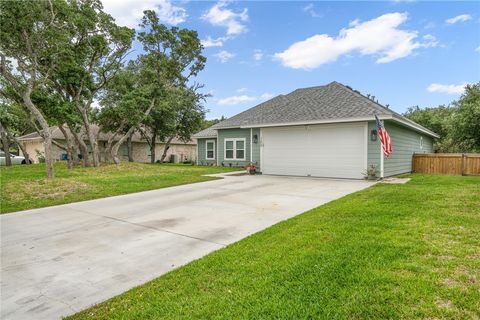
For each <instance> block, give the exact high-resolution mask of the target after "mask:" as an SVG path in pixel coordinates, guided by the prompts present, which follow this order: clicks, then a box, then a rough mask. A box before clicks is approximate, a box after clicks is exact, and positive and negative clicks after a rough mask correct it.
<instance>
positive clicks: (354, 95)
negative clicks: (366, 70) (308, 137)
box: [209, 81, 438, 137]
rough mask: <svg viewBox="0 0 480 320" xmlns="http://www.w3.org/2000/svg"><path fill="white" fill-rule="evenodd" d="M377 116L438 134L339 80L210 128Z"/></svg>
mask: <svg viewBox="0 0 480 320" xmlns="http://www.w3.org/2000/svg"><path fill="white" fill-rule="evenodd" d="M375 115H377V116H378V117H379V118H380V119H392V120H394V121H397V122H400V123H402V124H403V125H406V126H409V127H411V128H413V129H415V130H417V131H422V132H424V133H427V134H428V135H431V136H434V137H438V135H436V134H435V133H434V132H432V131H430V130H428V129H426V128H424V127H422V126H420V125H419V124H417V123H415V122H413V121H411V120H408V119H406V118H405V117H403V116H402V115H400V114H398V113H396V112H394V111H392V110H390V109H388V108H386V107H384V106H382V105H381V104H379V103H377V102H375V101H373V100H371V99H369V98H367V97H365V96H363V95H362V94H360V93H359V92H358V91H355V90H353V89H351V88H350V87H347V86H345V85H343V84H341V83H338V82H336V81H334V82H331V83H329V84H327V85H324V86H318V87H310V88H302V89H297V90H295V91H293V92H291V93H289V94H287V95H279V96H277V97H275V98H273V99H270V100H268V101H265V102H263V103H261V104H259V105H257V106H255V107H253V108H251V109H248V110H246V111H244V112H242V113H239V114H237V115H236V116H233V117H231V118H229V119H227V120H225V121H222V122H220V123H217V124H215V125H213V126H212V127H210V128H209V129H226V128H249V127H262V126H279V125H296V124H297V125H300V124H314V123H331V122H350V121H351V122H354V121H366V120H373V119H374V116H375Z"/></svg>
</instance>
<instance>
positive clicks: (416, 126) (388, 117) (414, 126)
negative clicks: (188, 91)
mask: <svg viewBox="0 0 480 320" xmlns="http://www.w3.org/2000/svg"><path fill="white" fill-rule="evenodd" d="M378 118H379V119H380V120H393V121H396V122H398V123H401V124H403V125H405V126H407V127H410V128H412V129H414V130H417V131H420V132H423V133H425V134H427V135H429V136H432V137H434V138H439V137H440V136H439V135H438V134H436V133H434V132H432V131H430V130H428V129H426V128H424V127H422V126H421V125H419V124H417V123H415V122H413V121H410V120H408V119H402V118H399V117H398V116H396V115H383V116H378ZM363 121H375V118H374V117H361V118H338V119H327V120H312V121H297V122H283V123H267V124H254V125H242V126H231V127H224V128H218V129H216V130H220V129H238V128H240V129H248V128H267V127H287V126H301V125H309V124H325V123H342V122H363Z"/></svg>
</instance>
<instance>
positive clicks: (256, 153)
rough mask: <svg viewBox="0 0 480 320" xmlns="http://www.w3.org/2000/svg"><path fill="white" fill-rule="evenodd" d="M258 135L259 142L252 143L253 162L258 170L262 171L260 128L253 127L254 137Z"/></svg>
mask: <svg viewBox="0 0 480 320" xmlns="http://www.w3.org/2000/svg"><path fill="white" fill-rule="evenodd" d="M255 135H257V143H255V142H253V144H252V163H254V164H256V165H257V171H259V172H261V170H262V168H261V163H260V128H253V129H252V137H254V136H255Z"/></svg>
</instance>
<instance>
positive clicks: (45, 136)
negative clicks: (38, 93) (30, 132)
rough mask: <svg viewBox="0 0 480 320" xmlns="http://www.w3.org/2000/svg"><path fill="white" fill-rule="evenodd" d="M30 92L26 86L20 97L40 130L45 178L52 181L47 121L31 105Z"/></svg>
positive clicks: (50, 144)
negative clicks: (45, 168) (43, 152)
mask: <svg viewBox="0 0 480 320" xmlns="http://www.w3.org/2000/svg"><path fill="white" fill-rule="evenodd" d="M32 90H33V89H32V85H31V84H29V85H28V86H27V90H26V91H25V92H24V94H23V96H22V99H23V103H24V104H25V107H26V108H27V109H28V111H30V112H31V113H32V114H33V115H34V117H35V119H36V120H37V122H38V123H39V124H40V127H41V128H42V137H43V139H44V146H45V164H46V166H47V178H48V179H53V178H54V176H55V174H54V171H53V154H52V133H51V132H50V128H49V126H48V123H47V120H45V118H44V117H43V115H42V113H41V112H40V110H39V109H38V108H37V107H36V106H35V105H34V104H33V102H32V100H31V99H30V95H31V94H32Z"/></svg>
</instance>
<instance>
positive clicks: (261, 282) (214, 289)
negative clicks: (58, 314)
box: [70, 175, 480, 319]
mask: <svg viewBox="0 0 480 320" xmlns="http://www.w3.org/2000/svg"><path fill="white" fill-rule="evenodd" d="M412 177H413V179H412V181H410V182H409V183H408V184H406V185H388V184H378V185H375V186H374V187H371V188H369V189H366V190H364V191H361V192H357V193H354V194H351V195H349V196H346V197H344V198H342V199H339V200H336V201H333V202H331V203H329V204H326V205H324V206H321V207H319V208H316V209H314V210H311V211H309V212H306V213H304V214H302V215H300V216H297V217H295V218H293V219H290V220H288V221H285V222H282V223H279V224H277V225H275V226H273V227H271V228H269V229H267V230H265V231H263V232H260V233H257V234H255V235H253V236H251V237H249V238H247V239H244V240H242V241H240V242H238V243H236V244H233V245H231V246H228V247H227V248H225V249H223V250H219V251H217V252H214V253H212V254H210V255H208V256H206V257H204V258H202V259H200V260H197V261H194V262H192V263H190V264H188V265H187V266H185V267H182V268H179V269H177V270H174V271H172V272H170V273H168V274H166V275H164V276H162V277H160V278H157V279H155V280H153V281H151V282H149V283H147V284H145V285H142V286H140V287H137V288H134V289H132V290H130V291H128V292H126V293H124V294H122V295H120V296H117V297H115V298H112V299H111V300H108V301H106V302H105V303H102V304H100V305H98V306H95V307H93V308H91V309H87V310H85V311H83V312H81V313H79V314H76V315H74V316H72V317H71V318H70V319H191V318H195V319H272V318H274V319H367V318H368V319H419V318H421V319H447V318H448V319H478V318H479V317H480V178H479V177H441V176H436V177H435V176H422V175H413V176H412Z"/></svg>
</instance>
